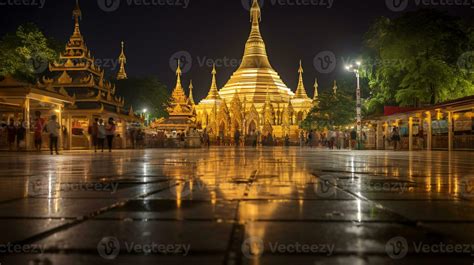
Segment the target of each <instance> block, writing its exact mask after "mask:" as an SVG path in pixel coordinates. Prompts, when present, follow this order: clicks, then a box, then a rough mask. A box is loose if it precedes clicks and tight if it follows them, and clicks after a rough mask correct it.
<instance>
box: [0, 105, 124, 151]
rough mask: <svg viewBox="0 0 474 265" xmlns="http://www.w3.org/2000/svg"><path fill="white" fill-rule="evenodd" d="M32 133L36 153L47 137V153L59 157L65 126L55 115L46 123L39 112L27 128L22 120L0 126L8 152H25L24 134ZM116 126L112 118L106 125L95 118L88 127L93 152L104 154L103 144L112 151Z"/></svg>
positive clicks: (0, 134)
mask: <svg viewBox="0 0 474 265" xmlns="http://www.w3.org/2000/svg"><path fill="white" fill-rule="evenodd" d="M29 131H31V132H33V141H34V147H35V150H36V151H37V152H40V151H41V150H42V147H43V135H44V134H46V135H48V138H49V151H50V153H51V155H53V154H57V155H59V139H60V135H61V134H63V136H66V135H67V129H66V127H65V126H61V125H60V123H59V122H58V117H57V116H56V115H51V116H50V117H49V120H48V121H46V120H45V119H44V118H43V117H42V116H41V112H40V111H36V112H35V117H34V120H33V121H32V124H31V125H30V127H29V128H28V124H27V123H26V122H24V120H21V119H20V120H17V121H15V119H13V118H10V119H9V121H8V122H5V121H2V124H1V125H0V137H2V136H3V135H6V139H7V145H8V150H9V151H15V150H16V151H23V150H26V146H27V144H26V134H27V133H28V132H29ZM115 131H116V125H115V122H114V119H113V118H109V119H108V121H107V123H104V121H103V120H102V119H99V118H96V119H95V122H94V123H93V124H91V126H90V127H89V134H90V136H91V140H92V145H93V147H94V151H95V152H97V150H101V151H102V152H104V148H105V144H106V143H107V148H108V150H109V152H111V151H112V148H113V141H114V137H115Z"/></svg>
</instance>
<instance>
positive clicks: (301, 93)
mask: <svg viewBox="0 0 474 265" xmlns="http://www.w3.org/2000/svg"><path fill="white" fill-rule="evenodd" d="M303 72H304V71H303V66H302V64H301V60H300V68H299V69H298V73H299V78H298V87H297V88H296V92H295V98H308V95H307V94H306V89H305V88H304V82H303Z"/></svg>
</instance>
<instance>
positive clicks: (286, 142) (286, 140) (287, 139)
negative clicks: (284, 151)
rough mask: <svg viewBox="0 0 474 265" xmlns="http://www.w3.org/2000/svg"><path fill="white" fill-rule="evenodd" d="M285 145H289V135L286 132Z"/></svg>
mask: <svg viewBox="0 0 474 265" xmlns="http://www.w3.org/2000/svg"><path fill="white" fill-rule="evenodd" d="M285 146H290V136H288V134H286V135H285Z"/></svg>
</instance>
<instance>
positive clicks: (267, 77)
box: [219, 0, 294, 103]
mask: <svg viewBox="0 0 474 265" xmlns="http://www.w3.org/2000/svg"><path fill="white" fill-rule="evenodd" d="M250 20H251V30H250V35H249V38H248V40H247V43H246V44H245V50H244V55H243V59H242V63H241V65H240V67H239V68H238V69H237V71H235V72H234V74H233V75H232V76H231V78H230V79H229V81H228V82H227V84H226V85H225V86H224V87H223V88H222V89H221V90H220V91H219V94H220V96H221V98H223V99H227V100H229V101H230V100H231V99H232V97H233V94H235V93H237V91H239V93H240V94H241V96H245V97H247V98H248V99H249V100H250V101H251V102H255V103H264V102H265V98H266V88H267V87H269V93H270V94H271V95H272V101H273V102H275V103H283V102H285V103H286V102H288V100H289V99H290V98H292V97H293V96H294V93H293V92H292V91H291V90H290V89H289V88H288V87H287V86H286V85H285V83H283V81H282V80H281V78H280V76H279V75H278V73H277V72H276V71H275V70H274V69H273V68H272V66H271V65H270V62H269V60H268V56H267V52H266V48H265V43H264V41H263V38H262V36H261V34H260V21H261V10H260V6H259V4H258V1H257V0H254V2H253V4H252V8H251V9H250Z"/></svg>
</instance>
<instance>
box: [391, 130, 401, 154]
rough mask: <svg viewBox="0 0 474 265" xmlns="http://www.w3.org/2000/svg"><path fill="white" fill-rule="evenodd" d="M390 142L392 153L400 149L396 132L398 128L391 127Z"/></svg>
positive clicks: (397, 132)
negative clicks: (391, 143) (391, 142)
mask: <svg viewBox="0 0 474 265" xmlns="http://www.w3.org/2000/svg"><path fill="white" fill-rule="evenodd" d="M391 138H392V141H393V150H394V151H397V150H398V148H399V147H400V140H401V138H400V132H399V131H398V128H397V127H393V131H392V136H391Z"/></svg>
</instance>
